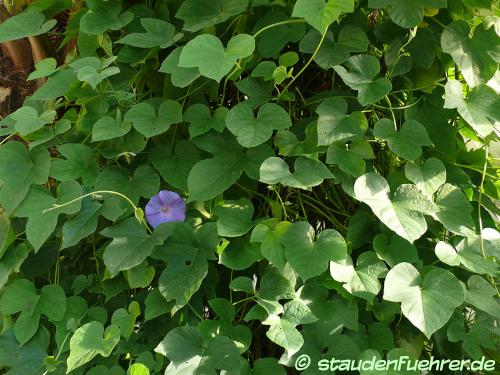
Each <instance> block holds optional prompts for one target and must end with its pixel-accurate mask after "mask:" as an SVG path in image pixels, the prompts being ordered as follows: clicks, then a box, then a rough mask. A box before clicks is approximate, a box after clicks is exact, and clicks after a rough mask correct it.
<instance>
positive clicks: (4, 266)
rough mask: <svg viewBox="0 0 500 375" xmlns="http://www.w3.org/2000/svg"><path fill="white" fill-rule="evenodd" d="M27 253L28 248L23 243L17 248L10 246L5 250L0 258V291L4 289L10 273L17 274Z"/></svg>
mask: <svg viewBox="0 0 500 375" xmlns="http://www.w3.org/2000/svg"><path fill="white" fill-rule="evenodd" d="M28 253H29V250H28V246H27V245H26V243H24V242H23V243H21V244H19V245H18V246H17V247H14V246H11V247H9V248H7V250H5V252H4V253H3V255H2V257H1V258H0V289H2V288H3V287H4V285H5V284H6V283H7V281H8V280H9V276H10V275H11V274H12V273H15V272H19V268H20V267H21V264H23V262H24V260H25V259H26V258H27V257H28Z"/></svg>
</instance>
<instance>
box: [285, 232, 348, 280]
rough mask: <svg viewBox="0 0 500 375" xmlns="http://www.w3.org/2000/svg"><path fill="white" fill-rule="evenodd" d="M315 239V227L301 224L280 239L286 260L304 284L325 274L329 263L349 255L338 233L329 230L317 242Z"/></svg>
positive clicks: (318, 237)
mask: <svg viewBox="0 0 500 375" xmlns="http://www.w3.org/2000/svg"><path fill="white" fill-rule="evenodd" d="M314 237H315V235H314V229H313V227H311V225H310V224H309V223H307V222H299V223H294V224H292V225H290V226H289V227H288V229H287V230H286V232H285V233H284V234H283V236H282V237H281V239H280V242H281V244H282V245H283V246H284V249H285V257H286V259H287V260H288V262H289V263H290V265H291V266H292V268H293V269H294V271H295V272H297V274H298V275H299V276H300V277H301V278H302V280H304V282H305V281H307V280H308V279H310V278H312V277H314V276H318V275H320V274H322V273H323V272H325V271H326V270H327V268H328V263H329V261H331V260H337V259H342V258H344V257H345V256H346V254H347V248H346V244H345V241H344V239H343V238H342V236H341V235H340V234H339V233H338V232H337V231H335V230H333V229H327V230H324V231H322V232H320V233H319V234H318V236H317V238H316V240H315V238H314Z"/></svg>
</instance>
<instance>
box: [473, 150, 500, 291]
mask: <svg viewBox="0 0 500 375" xmlns="http://www.w3.org/2000/svg"><path fill="white" fill-rule="evenodd" d="M487 168H488V145H487V144H486V145H484V165H483V172H482V174H481V183H480V184H479V194H478V198H477V220H478V222H479V246H480V248H481V253H482V254H483V258H485V259H486V251H485V250H484V238H483V218H482V217H481V206H482V203H483V186H484V181H485V179H486V174H487V173H486V169H487ZM489 279H490V283H491V284H492V286H493V287H494V288H495V289H496V291H497V295H498V296H500V291H499V290H498V288H497V285H496V282H495V279H493V277H492V276H489Z"/></svg>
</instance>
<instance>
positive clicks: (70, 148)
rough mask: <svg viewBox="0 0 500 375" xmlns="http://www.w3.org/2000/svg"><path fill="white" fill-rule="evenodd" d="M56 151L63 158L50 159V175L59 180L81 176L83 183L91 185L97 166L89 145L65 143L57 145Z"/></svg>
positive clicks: (95, 175) (97, 169)
mask: <svg viewBox="0 0 500 375" xmlns="http://www.w3.org/2000/svg"><path fill="white" fill-rule="evenodd" d="M57 151H59V153H60V154H61V156H63V157H64V158H65V159H62V158H61V159H56V160H53V161H52V165H51V168H50V176H51V177H53V178H55V179H56V180H59V181H68V180H76V179H78V178H82V180H83V183H84V185H91V184H92V183H93V182H94V181H95V178H96V177H97V174H98V173H99V167H98V165H97V162H96V160H95V159H94V154H93V152H92V149H91V148H90V147H89V146H87V145H84V144H79V143H65V144H63V145H60V146H58V148H57Z"/></svg>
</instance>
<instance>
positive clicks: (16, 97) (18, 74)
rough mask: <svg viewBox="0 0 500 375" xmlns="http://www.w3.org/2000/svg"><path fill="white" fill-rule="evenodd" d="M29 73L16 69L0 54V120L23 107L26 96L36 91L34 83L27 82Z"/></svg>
mask: <svg viewBox="0 0 500 375" xmlns="http://www.w3.org/2000/svg"><path fill="white" fill-rule="evenodd" d="M28 75H29V72H27V71H24V70H22V69H16V68H15V67H14V66H13V65H12V63H11V61H10V60H9V59H8V58H7V57H5V56H3V55H1V53H0V118H4V117H6V116H8V115H9V114H10V113H12V112H14V111H15V110H16V109H18V108H19V107H21V106H22V105H23V102H24V99H25V97H26V96H28V95H31V94H32V93H33V92H34V90H35V85H36V83H35V82H34V81H26V78H27V77H28Z"/></svg>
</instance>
